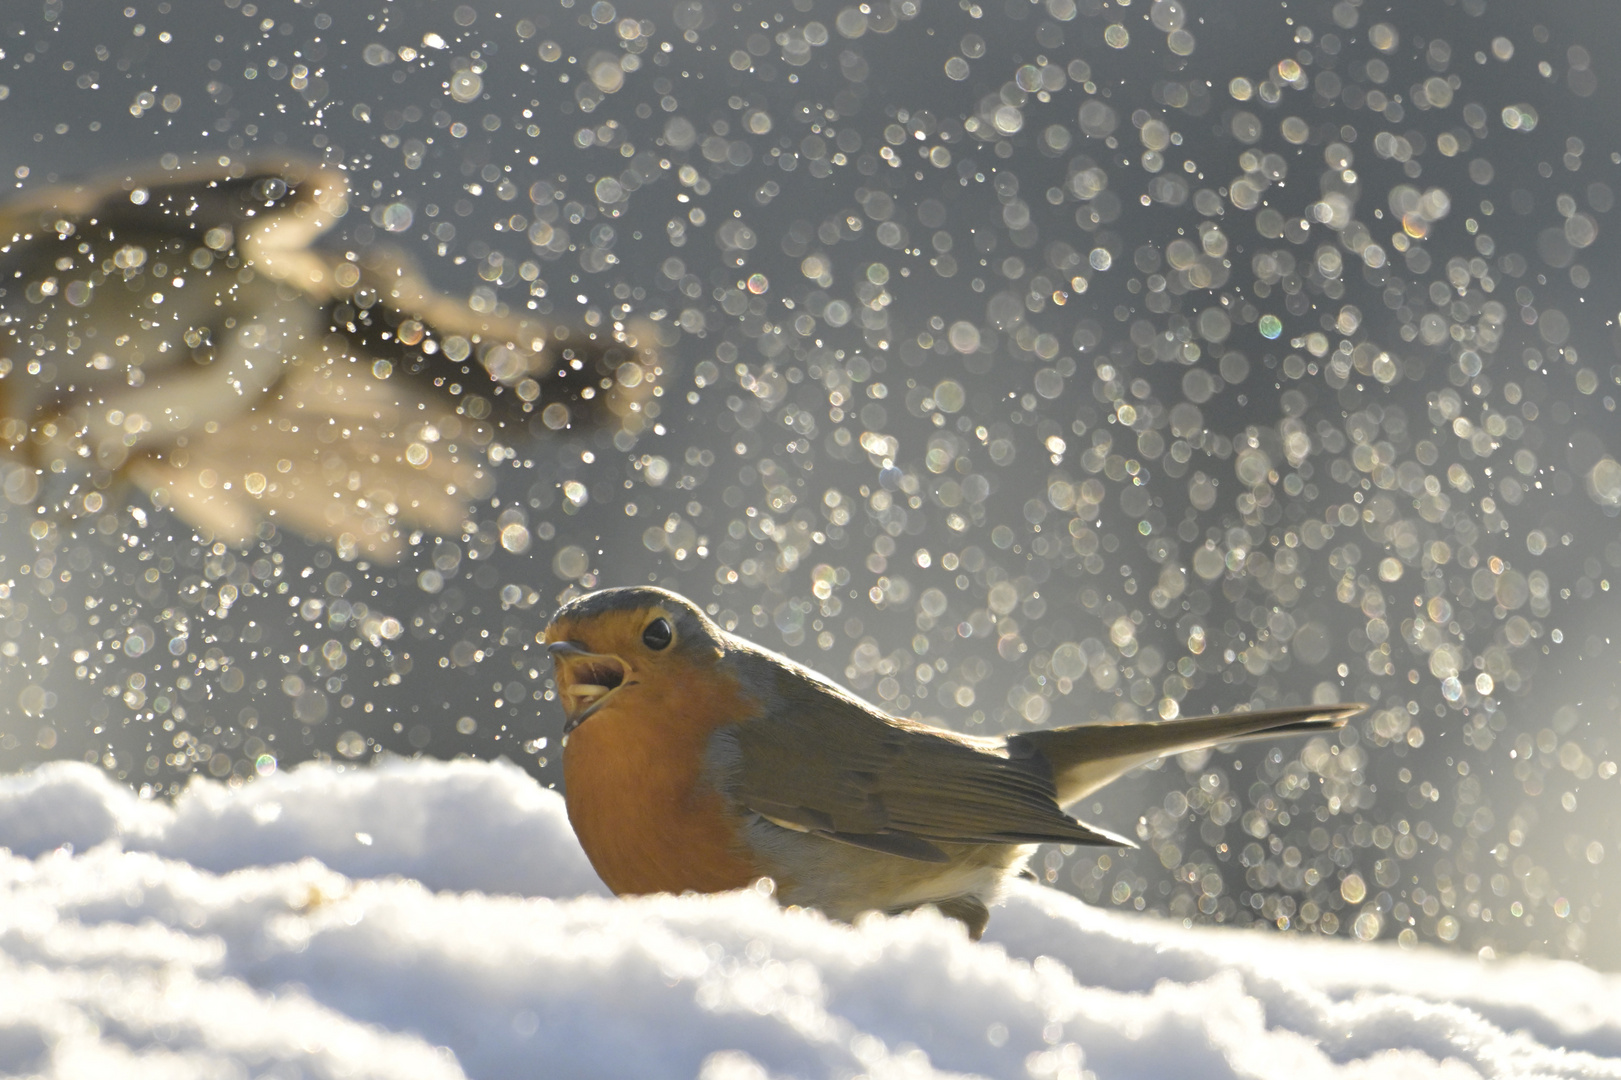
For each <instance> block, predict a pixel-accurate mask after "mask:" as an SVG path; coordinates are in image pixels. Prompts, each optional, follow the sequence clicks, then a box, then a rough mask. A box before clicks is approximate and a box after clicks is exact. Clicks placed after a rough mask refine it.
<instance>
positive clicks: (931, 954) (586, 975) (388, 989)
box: [0, 760, 1621, 1080]
mask: <svg viewBox="0 0 1621 1080" xmlns="http://www.w3.org/2000/svg"><path fill="white" fill-rule="evenodd" d="M0 848H3V849H9V851H5V850H0V1074H3V1075H6V1076H32V1075H40V1076H50V1077H148V1076H150V1077H164V1078H165V1080H182V1078H190V1077H252V1078H255V1080H258V1078H275V1080H284V1078H292V1077H305V1076H307V1077H333V1078H336V1077H354V1078H361V1077H379V1078H381V1077H389V1078H418V1077H420V1078H435V1080H437V1078H446V1080H448V1078H451V1077H464V1076H465V1077H488V1078H496V1077H534V1076H546V1077H601V1076H616V1077H643V1078H650V1080H651V1078H662V1077H671V1078H674V1077H682V1078H687V1077H693V1076H698V1077H701V1078H703V1080H764V1078H780V1077H807V1078H808V1077H847V1078H854V1077H858V1076H867V1077H873V1078H888V1077H907V1078H913V1077H916V1078H924V1077H947V1076H986V1077H1032V1078H1036V1080H1043V1078H1047V1077H1053V1078H1060V1077H1069V1078H1080V1077H1086V1076H1094V1077H1097V1078H1100V1080H1102V1078H1127V1077H1143V1078H1161V1077H1172V1076H1174V1077H1180V1078H1192V1077H1277V1078H1280V1080H1281V1078H1288V1080H1304V1078H1311V1077H1375V1076H1377V1077H1381V1078H1387V1077H1447V1078H1453V1077H1458V1078H1463V1077H1473V1076H1486V1077H1526V1076H1546V1077H1621V979H1618V978H1616V977H1613V976H1605V975H1601V974H1597V973H1595V972H1593V971H1591V970H1588V969H1586V968H1583V967H1580V966H1578V965H1575V964H1570V963H1563V962H1556V961H1543V960H1513V961H1505V962H1497V963H1482V962H1479V961H1475V960H1472V959H1465V958H1460V957H1457V956H1455V955H1447V954H1443V953H1440V952H1436V951H1429V950H1428V949H1426V948H1423V947H1420V948H1418V949H1413V950H1399V949H1397V948H1395V947H1394V946H1391V947H1386V946H1367V945H1363V946H1355V945H1350V944H1343V943H1337V942H1333V941H1303V940H1301V939H1298V938H1288V937H1280V936H1273V935H1262V934H1258V933H1253V932H1241V931H1228V930H1206V929H1193V930H1189V929H1184V928H1183V927H1182V926H1181V925H1180V924H1179V923H1177V922H1170V921H1161V920H1155V919H1149V918H1144V917H1132V916H1130V915H1125V914H1117V913H1112V912H1104V911H1100V910H1097V909H1095V908H1091V907H1088V906H1086V905H1084V904H1082V903H1080V902H1079V901H1077V900H1075V899H1073V898H1071V897H1068V896H1065V895H1063V894H1061V893H1059V892H1057V891H1056V890H1051V889H1045V888H1041V887H1038V886H1033V885H1025V884H1022V883H1021V884H1020V886H1018V887H1017V888H1015V889H1014V890H1013V892H1012V895H1011V897H1010V899H1009V901H1008V903H1007V904H1006V905H1005V906H1004V907H1002V908H999V909H997V910H996V911H995V912H994V913H993V917H992V920H991V926H990V931H989V933H988V935H987V939H986V942H985V943H983V944H978V945H976V944H973V943H970V942H969V941H968V940H967V938H966V937H965V936H964V934H963V932H962V930H961V928H960V927H959V926H957V925H956V924H954V923H951V922H949V921H947V920H944V919H942V918H939V917H938V916H935V915H933V914H932V913H922V914H917V915H912V916H908V917H903V918H894V919H886V918H873V919H871V920H868V921H863V922H862V923H861V924H860V925H859V926H855V927H849V926H843V925H838V924H833V923H829V922H827V921H826V920H824V919H823V918H821V917H820V916H819V915H816V914H814V913H809V912H800V911H783V910H780V909H779V908H778V907H777V906H776V904H775V902H774V901H772V900H771V899H769V898H768V897H767V896H765V895H763V894H760V893H754V892H744V893H735V894H728V895H723V896H717V897H656V898H648V899H640V900H615V899H612V898H609V897H607V896H606V895H605V893H604V890H603V888H602V886H601V884H600V883H599V882H598V881H597V879H596V876H595V875H594V874H593V873H592V872H591V868H590V866H589V865H588V864H587V862H586V860H585V857H584V855H583V854H582V853H581V851H580V850H579V847H578V845H577V844H576V843H575V841H574V838H573V835H572V833H571V832H570V831H569V827H568V822H567V819H566V816H565V814H564V810H563V803H562V799H561V798H560V797H559V796H558V795H557V794H556V793H555V792H553V791H550V790H547V789H544V788H542V787H541V786H539V785H538V784H537V783H536V782H535V781H534V780H532V779H531V778H529V777H528V776H527V775H525V774H524V773H523V772H522V771H520V770H519V769H517V768H515V767H513V766H511V765H509V764H507V763H505V762H495V763H475V762H470V761H460V762H453V763H442V762H435V761H428V760H420V761H405V760H385V761H384V762H382V763H381V764H380V765H379V766H377V767H375V768H372V769H367V770H360V771H356V770H354V769H353V768H349V769H347V771H346V770H345V769H344V768H343V767H339V766H333V765H326V764H308V765H304V766H301V767H299V768H297V769H295V770H292V771H290V772H287V773H282V774H278V775H275V776H272V777H270V778H268V779H265V780H262V781H261V782H259V783H257V784H253V785H248V786H245V787H240V788H237V789H230V788H227V787H225V786H224V785H221V784H218V783H215V782H213V781H205V780H198V781H195V782H194V783H193V784H192V785H191V786H190V787H189V788H188V789H187V790H186V791H185V792H184V793H183V794H182V795H181V797H180V798H179V799H178V800H177V802H176V803H175V804H174V805H173V806H172V807H171V806H169V805H167V804H163V803H157V802H143V801H141V800H140V799H139V798H138V797H137V796H135V795H134V794H133V793H131V791H130V790H129V789H128V788H127V787H125V786H123V785H119V784H117V783H115V782H114V781H112V780H111V779H109V778H108V777H107V776H106V775H105V774H104V773H102V772H101V771H100V770H97V769H95V768H93V767H90V766H87V765H83V764H79V763H71V762H59V763H55V764H50V765H46V766H43V767H41V768H39V769H37V770H35V771H32V772H27V773H21V774H16V775H13V776H10V777H6V778H3V779H0Z"/></svg>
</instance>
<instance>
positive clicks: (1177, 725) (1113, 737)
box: [1008, 704, 1367, 806]
mask: <svg viewBox="0 0 1621 1080" xmlns="http://www.w3.org/2000/svg"><path fill="white" fill-rule="evenodd" d="M1365 708H1367V706H1366V705H1362V704H1350V705H1299V706H1293V707H1290V708H1286V709H1263V710H1259V711H1256V712H1235V713H1221V714H1220V715H1217V716H1190V717H1185V718H1183V719H1180V720H1159V721H1154V722H1152V723H1128V724H1114V723H1108V724H1083V725H1080V726H1078V727H1067V728H1054V729H1050V730H1045V731H1024V732H1020V733H1019V734H1017V735H1012V736H1009V738H1008V746H1009V749H1010V750H1013V749H1017V748H1020V744H1023V746H1024V747H1028V748H1030V749H1033V750H1035V751H1037V752H1038V753H1040V754H1041V756H1043V757H1044V758H1046V759H1047V761H1048V762H1050V763H1051V765H1052V770H1053V785H1054V786H1055V787H1056V788H1057V789H1058V804H1059V805H1060V806H1067V805H1069V804H1070V803H1073V802H1076V801H1078V800H1080V799H1084V798H1085V797H1086V796H1088V795H1090V794H1092V792H1094V791H1096V790H1098V789H1099V788H1101V787H1103V786H1104V785H1105V784H1108V783H1110V782H1111V781H1114V780H1116V779H1118V778H1119V777H1121V776H1123V775H1124V774H1125V773H1126V772H1127V771H1129V770H1130V769H1133V768H1135V767H1136V766H1138V765H1144V764H1147V763H1148V762H1150V761H1154V760H1156V759H1157V758H1162V757H1166V756H1168V755H1170V754H1180V753H1182V752H1184V751H1187V750H1200V749H1203V748H1204V747H1207V746H1216V745H1218V744H1220V743H1226V742H1243V741H1246V740H1249V739H1262V738H1271V737H1273V736H1280V735H1303V734H1308V733H1312V732H1320V731H1332V730H1334V729H1335V728H1338V727H1341V726H1342V725H1343V724H1344V723H1345V721H1346V720H1347V719H1349V718H1350V717H1352V716H1355V715H1356V714H1357V713H1359V712H1361V711H1362V710H1363V709H1365Z"/></svg>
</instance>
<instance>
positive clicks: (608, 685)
mask: <svg viewBox="0 0 1621 1080" xmlns="http://www.w3.org/2000/svg"><path fill="white" fill-rule="evenodd" d="M546 651H547V652H548V653H550V654H551V656H552V664H553V666H554V667H555V668H556V670H557V693H558V696H559V697H560V698H562V700H563V715H564V717H566V719H565V721H564V723H563V734H565V735H567V734H568V733H569V732H571V731H573V730H574V729H575V728H577V727H579V726H580V725H581V724H582V723H584V722H585V719H586V718H587V717H588V716H590V715H591V714H592V713H594V712H596V711H597V710H598V709H599V708H601V707H602V703H603V702H605V701H607V700H608V695H610V694H612V693H613V692H614V691H615V690H617V689H619V688H620V687H621V686H623V685H625V681H626V676H627V675H628V674H629V669H628V668H627V667H626V666H625V662H624V661H623V660H621V659H619V657H617V656H609V655H606V654H604V653H594V652H591V651H589V650H587V649H586V648H584V647H583V646H582V645H580V644H579V643H578V642H575V641H554V642H552V643H551V644H549V645H547V646H546Z"/></svg>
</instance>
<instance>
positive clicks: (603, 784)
mask: <svg viewBox="0 0 1621 1080" xmlns="http://www.w3.org/2000/svg"><path fill="white" fill-rule="evenodd" d="M650 674H651V673H649V677H643V678H642V679H641V681H639V682H637V684H636V685H634V686H631V685H627V686H624V687H622V688H621V689H620V690H618V691H616V692H615V694H614V695H613V698H612V699H611V700H609V701H605V702H604V703H603V705H602V707H601V708H599V709H598V710H597V711H596V712H595V713H593V714H592V715H591V716H590V718H589V719H587V720H586V721H585V722H584V723H582V724H581V725H580V726H579V727H578V728H576V729H575V730H574V731H573V732H571V733H570V734H569V736H568V742H567V745H566V746H565V748H564V750H563V784H564V790H563V795H564V801H565V802H566V804H567V806H568V816H569V823H570V824H571V825H573V827H574V831H575V833H576V835H578V836H579V839H580V846H581V847H583V848H584V849H585V853H586V856H587V857H588V858H590V860H591V865H592V866H593V867H594V868H595V869H596V871H597V874H598V875H599V876H600V877H601V878H602V880H603V881H604V882H606V883H607V885H608V887H609V888H610V889H612V890H613V891H614V892H615V893H620V894H623V893H652V892H676V893H679V892H683V891H685V890H688V889H691V890H694V891H696V892H721V891H725V890H727V889H737V888H742V887H743V886H745V885H748V884H749V883H750V882H752V881H753V880H755V879H756V878H758V877H760V876H761V875H762V874H763V873H764V871H763V870H762V869H760V868H759V867H758V866H757V865H756V864H755V863H754V862H753V860H752V859H751V858H750V857H749V855H748V853H747V851H746V850H744V849H743V847H742V846H741V844H740V842H739V839H738V830H739V827H740V826H741V824H742V822H741V819H740V818H739V816H738V815H737V814H735V813H734V812H732V811H731V810H729V809H728V807H727V805H726V802H725V800H724V799H722V797H721V796H720V793H719V792H717V791H716V790H715V789H714V787H713V786H712V785H711V784H710V783H709V781H708V779H707V778H706V777H705V776H704V752H705V749H706V747H707V745H708V741H709V737H710V735H711V734H712V733H713V732H714V731H715V729H716V728H718V727H721V726H724V725H726V724H730V723H735V722H737V721H738V720H740V719H742V718H744V717H746V716H749V715H751V714H752V713H753V711H754V706H753V703H752V702H751V701H750V700H749V699H748V698H746V697H745V696H744V695H743V694H742V692H741V691H740V689H739V688H738V686H737V684H736V683H735V682H734V681H733V680H731V679H729V678H726V677H724V676H719V675H717V674H715V673H713V672H711V673H708V675H707V677H702V678H700V677H698V676H697V675H696V674H693V675H691V676H688V675H685V674H668V673H663V674H661V676H660V677H659V678H656V679H654V678H651V677H650Z"/></svg>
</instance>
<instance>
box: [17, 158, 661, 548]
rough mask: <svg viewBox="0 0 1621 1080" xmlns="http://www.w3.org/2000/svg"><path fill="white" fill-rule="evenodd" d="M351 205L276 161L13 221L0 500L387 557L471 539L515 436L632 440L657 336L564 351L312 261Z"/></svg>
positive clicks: (207, 171) (515, 326)
mask: <svg viewBox="0 0 1621 1080" xmlns="http://www.w3.org/2000/svg"><path fill="white" fill-rule="evenodd" d="M350 202H351V198H350V193H349V186H348V182H347V180H346V179H345V177H344V175H343V174H342V173H341V172H339V171H338V170H337V169H335V168H333V167H331V166H327V165H321V164H317V163H313V162H301V161H290V162H288V161H282V162H274V163H264V162H260V163H250V164H247V165H242V164H236V165H227V166H220V167H218V168H212V167H210V168H201V169H197V170H193V171H189V172H188V171H183V170H182V171H168V172H158V173H155V174H151V175H138V174H127V175H118V176H114V177H111V178H105V179H102V180H97V181H90V182H87V183H85V184H82V185H69V186H63V187H59V188H52V189H49V190H45V191H41V192H37V193H34V194H33V195H30V196H27V197H24V198H21V199H19V200H17V201H15V202H13V203H11V204H10V205H7V206H5V207H3V208H0V493H3V494H4V496H5V497H6V498H8V499H9V500H10V501H11V502H13V503H17V504H28V503H31V502H34V501H36V500H38V499H40V498H41V497H42V487H45V486H47V485H53V486H55V488H56V489H57V490H58V491H59V493H60V494H61V495H62V496H63V502H64V504H65V505H66V507H67V508H68V509H69V510H70V511H71V512H75V513H83V512H92V513H93V512H95V511H97V510H99V509H100V508H101V507H102V506H103V505H104V503H105V502H106V500H107V498H108V497H110V496H115V495H116V490H115V489H117V488H118V487H120V486H121V485H123V484H132V485H134V486H135V487H137V488H140V489H141V490H143V491H145V492H146V493H147V494H148V496H149V497H150V498H151V499H152V501H153V502H154V503H157V504H159V505H167V506H169V507H171V508H173V510H174V512H175V513H176V514H178V515H179V516H180V517H181V518H183V519H184V520H185V521H186V522H187V523H188V524H190V525H191V526H192V527H194V528H196V529H198V530H200V531H202V532H204V533H208V534H211V535H212V536H213V537H214V538H215V539H219V540H224V541H226V542H229V543H231V544H238V545H239V544H242V543H244V542H246V541H247V540H249V539H250V538H251V537H253V536H254V535H255V533H256V531H257V530H258V528H259V526H260V523H261V521H262V520H264V519H266V518H268V519H271V520H273V521H274V522H276V523H279V524H280V525H283V526H285V527H289V528H292V529H294V530H296V531H297V532H299V533H302V534H304V535H305V536H307V537H310V538H312V539H316V540H319V541H324V542H327V543H331V544H333V545H335V546H336V547H337V548H338V549H339V551H340V552H343V553H346V554H348V555H351V556H353V555H357V554H360V553H364V554H366V555H368V556H370V557H373V558H379V559H385V560H386V559H394V558H397V557H398V556H399V554H400V551H401V548H402V534H403V533H408V532H409V531H410V530H411V529H413V528H423V529H427V530H429V531H433V532H439V533H450V532H455V531H458V530H460V529H461V528H462V523H463V522H464V521H466V520H467V518H468V516H469V509H470V506H471V503H472V502H473V501H474V500H476V499H478V498H480V497H482V496H484V495H487V494H488V491H489V488H490V487H491V477H490V475H489V465H488V462H489V461H490V460H491V459H490V451H491V446H492V443H493V442H494V441H495V439H496V437H497V434H498V431H497V429H498V428H499V427H501V426H502V425H504V424H507V423H510V422H516V421H522V420H523V419H524V415H525V414H533V415H534V416H535V417H537V418H539V419H540V420H541V422H543V423H544V424H545V425H546V426H547V427H549V428H552V429H558V428H564V427H568V426H570V425H571V424H572V425H592V424H613V425H618V426H620V427H622V428H626V429H628V430H630V431H631V432H632V433H634V432H636V431H639V430H640V428H641V427H642V425H643V424H644V423H645V422H646V418H647V414H648V411H649V410H648V406H649V404H650V403H651V401H650V399H651V398H652V396H653V393H654V389H655V386H656V383H657V378H658V376H659V375H660V374H661V369H660V368H659V361H658V355H657V342H656V339H655V336H654V333H653V328H652V326H651V325H650V324H645V323H637V324H631V325H629V326H620V327H618V328H616V329H613V330H609V329H607V328H602V329H598V330H597V331H595V333H594V334H587V333H585V332H582V331H580V330H575V331H573V332H572V333H571V332H570V330H569V329H568V328H567V327H565V326H562V325H554V324H550V323H547V322H543V321H541V320H539V319H537V318H533V317H525V316H519V315H516V314H512V313H510V312H509V311H508V309H507V307H506V305H504V304H500V303H497V302H496V300H495V298H494V296H493V294H491V293H489V292H488V291H485V292H483V293H478V292H475V294H474V297H473V299H472V300H471V301H461V300H457V299H454V298H452V297H449V296H446V295H444V294H442V293H440V292H438V291H436V290H435V289H433V288H432V287H431V286H430V285H428V284H427V283H426V281H425V280H424V279H423V278H422V276H421V275H420V274H419V273H418V272H417V270H416V269H415V268H414V267H413V265H412V264H411V262H410V261H409V260H408V259H407V258H406V257H405V256H404V255H403V254H402V253H399V252H396V251H392V250H389V249H385V248H369V249H366V250H362V251H359V252H355V251H349V252H338V251H326V250H323V249H321V248H318V247H316V246H315V242H316V241H317V240H318V239H319V238H320V237H321V236H322V234H324V233H326V232H327V231H328V230H329V229H331V228H332V227H333V225H334V224H335V223H336V222H337V221H338V220H339V219H341V218H342V217H343V216H344V215H345V214H346V213H347V211H348V209H349V207H350ZM652 411H654V412H656V410H652ZM509 438H510V436H509Z"/></svg>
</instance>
